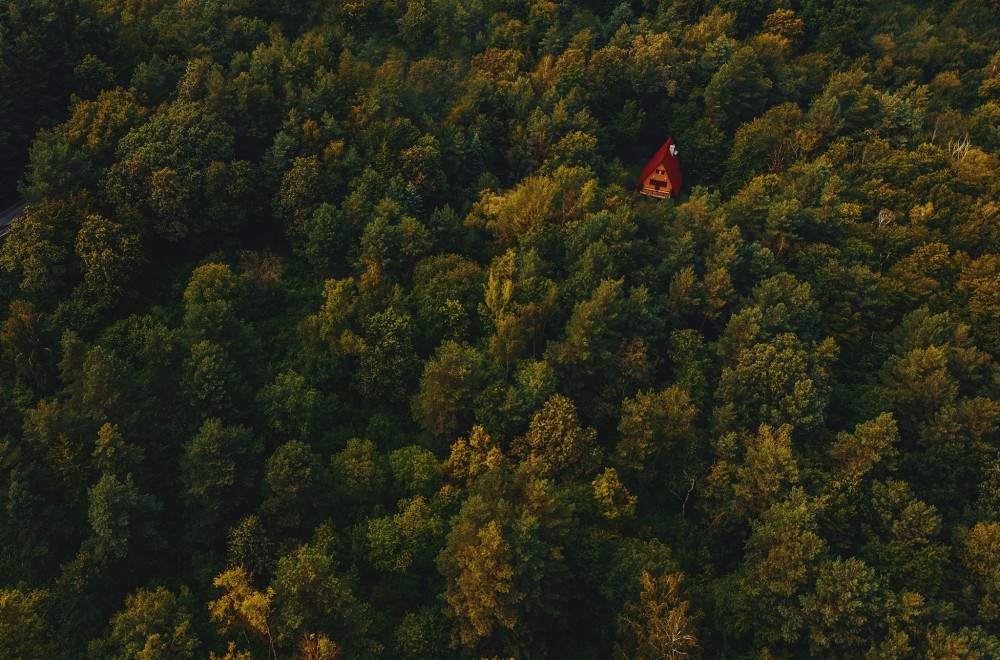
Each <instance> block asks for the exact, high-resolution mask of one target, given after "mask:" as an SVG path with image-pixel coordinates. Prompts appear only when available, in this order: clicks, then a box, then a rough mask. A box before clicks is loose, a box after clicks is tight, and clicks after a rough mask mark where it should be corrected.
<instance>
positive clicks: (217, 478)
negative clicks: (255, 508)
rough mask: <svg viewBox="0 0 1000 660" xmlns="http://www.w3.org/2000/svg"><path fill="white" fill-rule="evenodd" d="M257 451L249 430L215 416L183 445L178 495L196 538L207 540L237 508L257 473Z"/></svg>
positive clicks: (258, 450) (257, 443)
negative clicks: (225, 424) (181, 488)
mask: <svg viewBox="0 0 1000 660" xmlns="http://www.w3.org/2000/svg"><path fill="white" fill-rule="evenodd" d="M260 450H261V446H260V441H259V440H257V439H256V438H254V435H253V433H252V432H251V431H250V429H248V428H246V427H243V426H224V425H223V423H222V420H220V419H218V418H210V419H207V420H205V423H204V424H203V425H202V427H201V429H200V430H199V431H198V433H197V434H196V435H195V436H194V438H192V439H191V440H190V441H189V442H187V443H186V444H185V445H184V453H183V455H182V456H181V464H180V469H181V474H180V480H181V485H182V486H183V488H184V490H183V491H182V492H181V497H182V499H183V500H184V502H185V503H186V505H187V507H188V510H189V512H190V515H189V516H188V518H189V519H190V520H191V521H193V524H192V527H191V531H192V533H193V535H194V537H195V538H199V539H204V540H208V539H207V538H206V537H207V536H209V535H211V534H214V533H217V531H218V530H221V529H223V528H224V526H225V525H226V524H227V522H229V521H228V520H227V518H229V516H230V515H231V514H232V512H234V511H236V510H238V509H239V507H240V505H241V504H242V503H243V501H244V500H245V499H246V498H247V495H248V492H249V490H250V487H251V486H252V485H253V483H254V481H255V478H256V476H257V475H256V470H255V469H254V466H255V465H256V464H257V461H258V456H259V454H260Z"/></svg>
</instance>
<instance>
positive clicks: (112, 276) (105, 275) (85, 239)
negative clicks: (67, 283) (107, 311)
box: [76, 215, 143, 307]
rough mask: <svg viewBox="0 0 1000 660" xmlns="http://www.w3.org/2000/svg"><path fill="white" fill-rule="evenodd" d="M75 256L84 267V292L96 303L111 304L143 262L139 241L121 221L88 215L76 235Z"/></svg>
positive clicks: (115, 300)
mask: <svg viewBox="0 0 1000 660" xmlns="http://www.w3.org/2000/svg"><path fill="white" fill-rule="evenodd" d="M76 255H77V257H79V259H80V264H81V266H82V270H83V285H82V286H83V291H84V294H85V295H86V296H87V297H88V298H89V299H92V300H94V301H95V302H96V303H97V304H98V306H100V307H110V306H111V305H113V304H114V303H115V302H117V300H118V299H119V298H120V297H121V296H122V293H123V292H124V291H125V285H126V282H127V281H128V278H129V277H130V276H131V275H132V274H133V273H134V272H135V271H136V270H137V269H138V267H139V266H140V265H141V263H142V260H143V251H142V241H141V237H140V236H139V234H137V233H136V232H134V231H130V230H129V228H128V227H127V226H125V225H124V224H121V223H118V222H114V221H111V220H107V219H105V218H103V217H101V216H99V215H88V216H87V218H86V219H85V220H84V221H83V225H82V226H81V227H80V232H79V233H78V234H77V237H76Z"/></svg>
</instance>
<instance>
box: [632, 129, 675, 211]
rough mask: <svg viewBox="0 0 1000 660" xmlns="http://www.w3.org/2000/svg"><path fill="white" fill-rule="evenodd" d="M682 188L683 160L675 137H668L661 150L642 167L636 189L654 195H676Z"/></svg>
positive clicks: (644, 193)
mask: <svg viewBox="0 0 1000 660" xmlns="http://www.w3.org/2000/svg"><path fill="white" fill-rule="evenodd" d="M680 189H681V162H680V159H679V158H678V157H677V147H676V145H675V144H674V139H673V138H672V137H671V138H667V141H666V142H664V143H663V146H662V147H660V150H659V151H657V152H656V154H655V155H654V156H653V157H652V158H651V159H650V161H649V162H648V163H646V166H645V167H644V168H642V174H641V175H640V176H639V182H638V183H637V184H636V191H637V192H640V193H642V194H643V195H650V196H652V197H669V196H671V195H674V196H676V195H677V193H678V192H680Z"/></svg>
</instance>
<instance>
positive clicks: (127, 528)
mask: <svg viewBox="0 0 1000 660" xmlns="http://www.w3.org/2000/svg"><path fill="white" fill-rule="evenodd" d="M87 494H88V497H89V500H90V506H89V508H88V510H87V518H88V520H89V521H90V527H91V531H92V534H91V545H92V546H93V548H94V551H95V552H96V553H97V555H98V556H99V557H106V558H109V559H124V558H125V557H126V556H127V555H128V554H129V550H130V547H134V546H135V545H136V544H137V542H138V544H140V545H141V543H142V542H143V541H144V540H145V541H147V542H148V541H152V542H154V544H155V542H158V541H159V540H160V539H159V535H158V533H157V531H156V529H155V528H154V526H153V523H152V520H151V516H152V515H153V514H155V513H156V512H158V511H159V510H160V508H161V505H160V503H159V502H158V501H157V500H156V499H155V498H153V496H151V495H147V494H145V493H141V492H140V491H139V489H138V488H136V486H135V483H134V482H133V480H132V475H131V474H127V475H125V478H124V479H120V478H119V477H117V476H115V475H113V474H104V475H103V476H102V477H101V479H100V480H99V481H98V482H97V483H96V484H95V485H94V486H93V487H92V488H90V490H89V491H88V492H87Z"/></svg>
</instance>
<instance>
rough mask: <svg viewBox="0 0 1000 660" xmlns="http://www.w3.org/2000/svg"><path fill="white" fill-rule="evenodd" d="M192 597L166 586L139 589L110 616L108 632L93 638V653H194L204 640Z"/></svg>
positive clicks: (125, 655)
mask: <svg viewBox="0 0 1000 660" xmlns="http://www.w3.org/2000/svg"><path fill="white" fill-rule="evenodd" d="M189 598H190V594H189V593H187V591H186V590H183V589H182V590H181V593H180V595H179V596H178V595H177V594H174V593H173V592H171V591H169V590H167V589H165V588H163V587H157V588H156V589H139V590H138V591H136V592H135V593H133V594H131V595H129V596H127V597H126V598H125V608H124V609H123V610H122V611H120V612H117V613H115V615H114V616H112V617H111V621H110V625H109V627H110V630H109V632H108V635H107V636H106V637H105V638H103V639H98V640H95V641H93V642H91V644H90V647H89V652H90V655H92V656H94V657H109V658H148V659H149V660H158V659H160V658H163V659H166V658H178V657H180V658H183V657H192V656H194V655H195V654H197V652H198V650H199V647H200V646H201V643H200V641H199V639H198V637H197V636H196V635H195V632H194V630H193V628H194V626H193V624H192V616H191V612H190V611H189V610H188V599H189Z"/></svg>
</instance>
